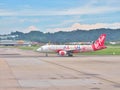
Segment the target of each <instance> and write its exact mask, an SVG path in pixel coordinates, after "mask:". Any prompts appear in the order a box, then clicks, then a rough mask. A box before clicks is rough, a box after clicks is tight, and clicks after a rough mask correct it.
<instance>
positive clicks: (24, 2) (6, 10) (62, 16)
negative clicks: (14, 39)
mask: <svg viewBox="0 0 120 90" xmlns="http://www.w3.org/2000/svg"><path fill="white" fill-rule="evenodd" d="M97 28H111V29H117V28H120V0H0V34H9V33H10V32H14V31H20V32H24V33H27V32H30V31H41V32H45V33H46V32H51V33H53V32H57V31H72V30H76V29H82V30H90V29H97Z"/></svg>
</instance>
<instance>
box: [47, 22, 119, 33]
mask: <svg viewBox="0 0 120 90" xmlns="http://www.w3.org/2000/svg"><path fill="white" fill-rule="evenodd" d="M99 28H111V29H117V28H120V23H111V24H108V23H96V24H80V23H74V24H73V25H72V26H70V27H66V28H51V29H47V32H58V31H72V30H77V29H81V30H90V29H99Z"/></svg>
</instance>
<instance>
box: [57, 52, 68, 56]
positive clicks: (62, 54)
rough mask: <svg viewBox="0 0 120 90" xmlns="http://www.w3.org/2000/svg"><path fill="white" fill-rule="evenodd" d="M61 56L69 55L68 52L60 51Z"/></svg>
mask: <svg viewBox="0 0 120 90" xmlns="http://www.w3.org/2000/svg"><path fill="white" fill-rule="evenodd" d="M58 54H59V55H60V56H65V55H67V52H66V51H59V53H58Z"/></svg>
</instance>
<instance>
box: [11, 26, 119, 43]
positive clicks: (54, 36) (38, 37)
mask: <svg viewBox="0 0 120 90" xmlns="http://www.w3.org/2000/svg"><path fill="white" fill-rule="evenodd" d="M102 33H105V34H107V39H106V40H107V41H118V40H119V41H120V29H104V28H102V29H94V30H89V31H85V30H73V31H70V32H64V31H59V32H55V33H43V32H40V31H31V32H29V33H22V32H18V31H16V32H12V33H11V35H18V37H17V38H16V39H18V40H19V39H22V40H27V41H38V42H54V43H62V42H77V41H94V40H96V39H97V38H98V37H99V35H100V34H102Z"/></svg>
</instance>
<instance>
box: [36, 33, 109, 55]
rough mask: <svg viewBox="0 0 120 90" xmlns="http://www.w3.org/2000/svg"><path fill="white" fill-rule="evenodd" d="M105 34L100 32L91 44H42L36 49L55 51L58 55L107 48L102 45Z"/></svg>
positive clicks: (47, 51) (46, 51)
mask: <svg viewBox="0 0 120 90" xmlns="http://www.w3.org/2000/svg"><path fill="white" fill-rule="evenodd" d="M105 39H106V34H101V35H100V37H99V38H98V39H97V40H96V41H95V42H94V43H93V44H91V45H49V44H47V45H43V46H41V47H40V48H38V49H37V51H38V52H41V53H46V56H48V53H51V52H55V53H57V54H58V55H60V56H73V53H81V52H92V51H97V50H101V49H105V48H107V47H106V46H105V45H104V42H105Z"/></svg>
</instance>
